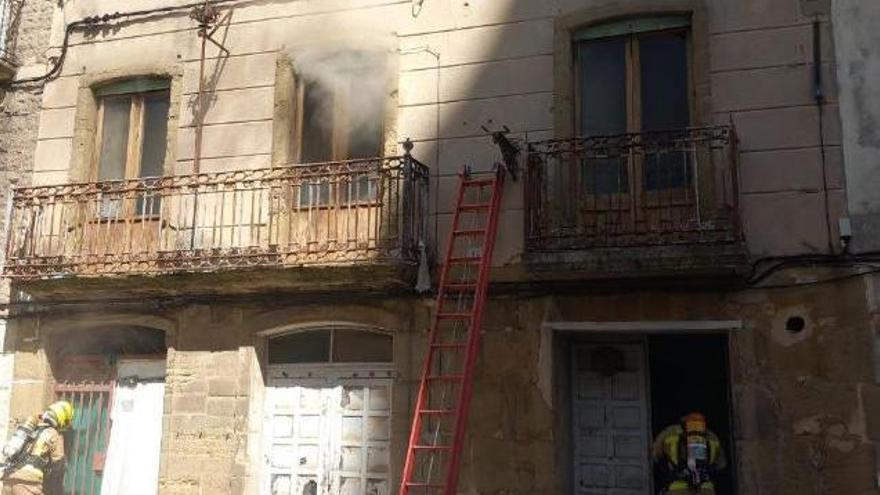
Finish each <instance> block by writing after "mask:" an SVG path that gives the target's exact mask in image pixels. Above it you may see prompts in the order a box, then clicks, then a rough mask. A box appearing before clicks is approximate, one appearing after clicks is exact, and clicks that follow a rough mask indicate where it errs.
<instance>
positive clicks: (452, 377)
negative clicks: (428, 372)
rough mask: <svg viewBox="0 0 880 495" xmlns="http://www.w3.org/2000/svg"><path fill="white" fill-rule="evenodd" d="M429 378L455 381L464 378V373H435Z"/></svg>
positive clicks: (438, 380)
mask: <svg viewBox="0 0 880 495" xmlns="http://www.w3.org/2000/svg"><path fill="white" fill-rule="evenodd" d="M428 380H431V381H437V382H454V381H458V380H464V375H433V376H429V377H428Z"/></svg>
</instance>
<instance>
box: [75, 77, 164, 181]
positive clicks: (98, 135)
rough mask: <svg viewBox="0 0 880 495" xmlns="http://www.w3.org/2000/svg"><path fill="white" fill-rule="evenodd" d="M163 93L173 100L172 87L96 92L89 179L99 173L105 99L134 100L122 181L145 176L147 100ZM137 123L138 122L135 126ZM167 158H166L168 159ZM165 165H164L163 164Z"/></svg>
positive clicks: (96, 177)
mask: <svg viewBox="0 0 880 495" xmlns="http://www.w3.org/2000/svg"><path fill="white" fill-rule="evenodd" d="M159 94H164V95H165V96H166V97H167V100H168V101H169V106H170V102H171V90H170V88H165V89H156V90H150V91H137V92H130V93H124V92H123V93H114V94H106V95H97V97H96V100H97V102H96V103H97V113H96V119H95V153H93V154H92V163H91V165H90V168H89V180H90V181H91V182H97V181H98V180H99V179H98V176H99V174H100V166H101V151H102V144H103V140H104V111H105V106H106V105H105V102H107V101H109V100H124V99H130V100H131V107H130V109H129V117H128V137H127V142H126V153H125V164H124V166H123V178H122V179H121V180H135V179H140V178H142V177H141V176H140V171H141V167H142V161H143V136H144V124H145V122H144V119H145V113H146V112H144V106H145V105H144V103H145V101H146V99H147V97H149V96H155V95H159ZM134 124H137V125H134ZM167 160H168V157H167V156H166V157H165V161H166V162H167ZM163 168H164V167H163Z"/></svg>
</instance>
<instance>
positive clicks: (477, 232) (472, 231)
mask: <svg viewBox="0 0 880 495" xmlns="http://www.w3.org/2000/svg"><path fill="white" fill-rule="evenodd" d="M485 233H486V231H485V230H484V229H465V230H453V231H452V235H455V236H478V235H483V234H485Z"/></svg>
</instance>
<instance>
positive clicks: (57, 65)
mask: <svg viewBox="0 0 880 495" xmlns="http://www.w3.org/2000/svg"><path fill="white" fill-rule="evenodd" d="M248 1H250V0H211V2H210V3H211V5H222V4H227V3H246V2H248ZM204 4H205V2H204V0H203V1H201V2H193V3H188V4H185V5H175V6H169V7H158V8H155V9H144V10H133V11H129V12H114V13H112V14H104V15H95V16H89V17H85V18H83V19H80V20H77V21H72V22H71V23H70V24H68V25H67V26H66V27H65V28H64V40H63V41H62V43H61V53H60V54H59V55H58V58H57V59H55V62H54V63H53V64H52V67H51V68H50V69H49V71H48V72H46V73H45V74H43V75H40V76H35V77H28V78H25V79H18V80H13V81H11V82H9V83H7V86H9V87H12V86H21V85H23V84H31V83H36V82H42V81H46V80H48V79H51V78H53V77H55V76H56V75H58V74H59V73H60V72H61V69H62V68H63V67H64V60H65V59H66V58H67V51H68V49H69V47H70V35H71V34H72V33H73V32H74V31H76V30H79V29H85V28H98V27H101V26H104V25H106V24H109V23H111V22H113V21H118V20H120V19H128V18H131V17H145V16H154V15H162V14H174V13H181V14H182V13H184V12H187V11H190V10H192V9H194V8H196V7H201V6H203V5H204Z"/></svg>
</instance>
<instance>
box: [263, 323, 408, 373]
mask: <svg viewBox="0 0 880 495" xmlns="http://www.w3.org/2000/svg"><path fill="white" fill-rule="evenodd" d="M322 331H327V332H329V339H328V344H327V359H326V360H325V361H310V362H299V363H287V362H284V363H272V362H271V361H270V360H269V348H270V347H271V345H272V341H273V340H275V339H279V338H284V337H287V336H290V335H297V334H306V333H316V332H322ZM337 331H344V332H359V333H368V334H374V335H380V336H382V337H385V338H387V339H388V340H389V342H390V344H391V360H389V361H334V359H333V358H334V355H335V353H334V350H335V348H334V344H335V341H336V332H337ZM263 343H264V345H263V349H262V358H263V362H265V363H266V365H267V366H269V367H275V368H291V367H292V368H297V367H306V368H352V367H369V368H371V369H379V368H384V367H388V368H389V369H392V368H393V367H394V364H395V362H396V360H395V354H396V353H395V352H394V344H395V339H394V335H393V334H391V333H390V332H386V331H383V330H379V329H376V328H364V327H361V326H354V325H353V326H348V325H319V326H314V327H308V328H300V329H296V330H287V331H282V332H278V333H272V334H271V335H266V336H265V339H264V340H263Z"/></svg>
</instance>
